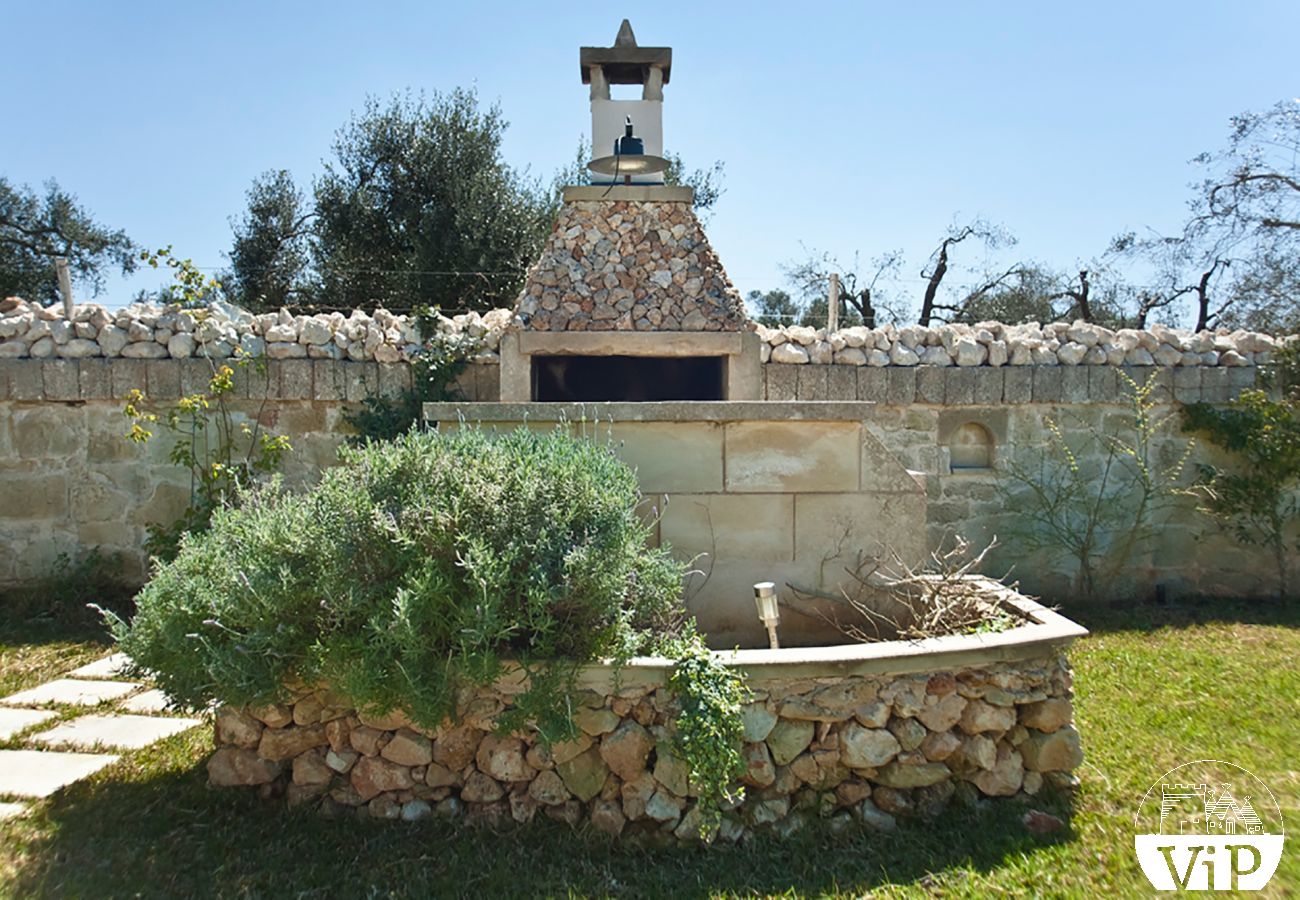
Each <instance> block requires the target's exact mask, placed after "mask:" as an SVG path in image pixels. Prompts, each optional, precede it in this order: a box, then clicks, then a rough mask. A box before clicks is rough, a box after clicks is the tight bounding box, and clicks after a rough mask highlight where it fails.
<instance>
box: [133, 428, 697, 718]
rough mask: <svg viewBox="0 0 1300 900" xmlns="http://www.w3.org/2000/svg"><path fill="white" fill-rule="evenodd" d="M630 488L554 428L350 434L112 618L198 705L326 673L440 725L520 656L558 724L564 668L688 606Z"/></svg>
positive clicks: (615, 469)
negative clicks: (460, 699) (293, 485)
mask: <svg viewBox="0 0 1300 900" xmlns="http://www.w3.org/2000/svg"><path fill="white" fill-rule="evenodd" d="M639 499H640V494H639V491H638V488H637V482H636V477H635V475H634V473H633V472H632V471H631V470H630V469H629V468H628V467H627V466H626V465H624V464H623V463H621V462H620V461H619V460H618V459H616V458H615V457H614V455H613V454H612V452H611V451H610V450H609V449H608V448H607V447H603V446H600V445H597V444H594V443H590V442H586V441H581V440H576V439H573V438H570V437H568V436H567V435H565V434H563V433H560V432H558V431H557V432H553V433H550V434H544V435H543V434H537V433H534V432H530V431H527V430H523V429H520V430H518V431H514V432H510V433H507V434H502V435H499V436H493V435H489V434H487V433H484V432H482V431H480V430H478V429H472V428H465V429H460V430H457V431H453V432H451V433H439V432H430V431H413V432H410V433H407V434H405V435H402V436H400V437H398V438H397V439H395V440H393V441H391V442H381V443H380V442H377V443H371V444H368V445H366V446H364V447H358V448H347V449H345V450H344V451H343V452H342V465H340V466H338V467H336V468H333V469H330V470H329V471H327V472H326V473H325V475H324V477H323V478H322V480H321V482H320V483H319V485H317V486H316V487H315V488H313V489H312V490H310V491H309V492H307V493H304V494H290V493H286V492H284V491H281V490H280V489H279V488H278V486H276V485H272V486H270V487H266V488H262V489H260V490H257V491H254V492H252V493H250V494H249V495H248V496H247V497H246V498H245V500H244V502H243V503H242V504H241V505H240V506H238V507H229V508H221V509H217V510H216V511H215V512H214V514H213V518H212V527H211V529H210V530H208V531H207V532H205V533H194V534H189V535H186V536H185V537H184V538H183V539H182V542H181V547H180V553H179V555H178V556H177V558H176V559H175V560H174V561H173V562H171V563H168V564H167V565H164V566H162V567H161V568H159V569H158V571H157V573H156V574H155V576H154V578H153V580H152V581H151V582H150V583H149V584H148V585H147V586H146V587H145V589H144V590H143V592H142V593H141V595H140V597H139V604H138V612H137V614H136V616H135V618H134V619H133V620H132V621H131V622H130V623H127V622H124V621H122V620H121V619H118V618H116V617H114V616H111V615H110V616H109V621H110V625H111V627H112V629H113V631H114V634H115V636H116V637H117V639H118V641H119V642H120V643H121V646H122V649H123V650H124V651H125V652H126V653H128V654H129V655H130V656H131V658H132V659H133V660H134V662H135V663H136V665H138V666H140V667H142V668H145V669H149V670H152V671H153V672H155V673H157V678H158V682H159V686H160V687H161V688H162V689H163V690H165V691H166V692H167V693H168V694H169V695H170V696H172V697H174V698H176V699H177V700H178V701H180V702H181V703H182V704H185V705H187V706H190V707H199V706H202V705H203V704H205V703H207V702H209V701H211V700H212V699H217V700H220V701H222V702H226V703H232V704H237V705H249V704H261V703H267V702H273V701H282V700H284V699H285V691H286V687H285V685H286V682H289V681H291V680H293V679H297V680H300V681H301V682H304V683H308V684H312V683H317V682H321V681H323V682H325V683H328V684H331V685H332V686H334V687H336V688H338V689H340V690H342V691H343V692H344V693H345V694H346V695H347V696H349V697H350V698H351V699H352V700H353V701H354V702H356V703H357V704H358V705H359V706H362V707H370V708H375V709H379V710H387V709H391V708H395V707H399V706H400V707H402V708H404V709H406V710H407V711H408V712H409V713H410V715H411V716H412V718H413V719H414V720H415V721H416V722H418V723H420V724H422V725H425V726H433V725H436V724H437V723H438V722H439V721H441V720H442V719H443V717H444V716H446V715H448V714H451V713H452V712H453V711H454V705H455V702H454V701H455V698H456V695H457V691H458V689H459V688H460V687H463V686H466V685H471V684H486V683H489V682H491V681H492V680H493V679H494V678H495V677H497V675H499V674H500V672H501V661H502V660H503V659H511V660H516V661H519V662H521V663H522V664H524V665H526V666H529V667H530V668H535V670H536V672H537V675H536V676H535V677H534V678H533V681H532V690H531V691H530V694H531V695H533V696H526V697H525V698H523V699H521V701H520V703H519V706H520V707H521V708H523V709H526V710H530V711H532V712H531V713H530V718H531V719H532V720H533V721H534V722H536V723H539V728H542V731H543V735H544V736H548V732H549V736H551V737H555V736H557V731H556V730H555V728H553V727H549V726H551V725H553V723H554V722H555V721H557V720H556V718H555V717H548V715H547V714H546V713H547V712H548V711H551V712H554V711H558V710H562V709H564V707H565V704H564V703H563V702H562V701H563V698H562V696H560V694H561V692H563V691H564V690H565V689H566V681H565V679H564V678H563V677H561V676H560V675H556V674H555V673H556V672H560V673H563V672H564V671H566V670H571V669H572V667H576V666H577V665H579V664H581V663H583V662H586V661H590V660H593V659H599V658H606V657H612V658H615V659H625V658H627V657H628V656H630V655H632V654H634V653H636V652H642V651H644V649H645V648H647V647H648V646H649V645H650V639H651V637H653V636H655V635H656V634H657V633H658V634H660V635H661V634H662V633H663V631H664V630H666V627H667V625H668V623H670V622H672V621H674V620H675V618H676V616H677V614H678V612H679V607H680V604H679V596H680V590H681V581H682V576H683V569H684V567H683V566H682V565H680V564H679V563H677V562H674V561H673V560H672V559H671V557H670V556H669V555H668V554H667V552H666V551H664V550H659V549H647V547H646V537H647V531H648V526H647V525H645V524H644V523H643V522H642V521H641V519H640V518H639V517H638V515H637V513H636V510H635V507H636V505H637V502H638V501H639ZM552 660H554V661H557V665H555V666H536V665H535V664H537V663H539V662H542V661H552ZM566 667H567V668H566ZM542 695H544V696H542ZM543 720H545V721H543ZM543 725H546V726H548V727H544V728H543V727H542V726H543ZM558 733H563V729H562V728H561V729H560V730H559V732H558Z"/></svg>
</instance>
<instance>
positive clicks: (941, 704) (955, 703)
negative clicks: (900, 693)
mask: <svg viewBox="0 0 1300 900" xmlns="http://www.w3.org/2000/svg"><path fill="white" fill-rule="evenodd" d="M950 677H951V676H950ZM927 690H928V688H927ZM965 709H966V698H965V697H962V696H961V695H960V694H957V693H956V685H955V684H954V686H953V692H952V693H947V694H945V695H944V696H942V697H940V698H939V699H938V701H937V702H935V703H934V704H933V705H930V706H925V707H922V708H921V710H920V712H918V713H917V714H916V718H917V719H918V720H920V722H921V724H922V725H924V726H925V727H926V728H928V729H930V730H931V731H947V730H948V729H949V728H952V727H953V726H954V725H956V724H957V723H958V722H959V721H961V714H962V713H963V712H964V711H965Z"/></svg>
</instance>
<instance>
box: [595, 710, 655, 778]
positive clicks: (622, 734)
mask: <svg viewBox="0 0 1300 900" xmlns="http://www.w3.org/2000/svg"><path fill="white" fill-rule="evenodd" d="M654 745H655V740H654V738H653V737H651V736H650V732H648V731H646V730H645V728H643V727H642V726H641V725H639V724H637V723H636V722H634V721H631V720H627V721H625V722H624V723H623V724H622V725H620V726H619V727H618V729H617V730H616V731H615V732H614V733H613V734H610V735H607V736H606V737H605V738H604V739H602V740H601V742H600V756H601V759H603V760H604V761H605V765H607V766H609V768H610V770H611V771H613V773H614V774H615V775H617V776H618V777H619V778H622V779H623V780H624V781H626V780H628V779H631V778H635V777H636V776H637V775H639V774H640V773H641V772H643V771H645V764H646V758H647V757H648V756H649V755H650V751H651V750H652V749H653V748H654Z"/></svg>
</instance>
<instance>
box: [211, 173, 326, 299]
mask: <svg viewBox="0 0 1300 900" xmlns="http://www.w3.org/2000/svg"><path fill="white" fill-rule="evenodd" d="M246 196H247V199H248V209H247V211H245V213H244V215H243V217H242V218H241V219H240V221H239V222H237V223H233V228H234V232H235V243H234V246H233V247H232V248H231V250H230V272H229V273H228V274H227V275H226V276H225V277H224V279H223V283H224V284H225V288H226V291H227V293H228V295H229V296H230V298H231V299H232V300H234V301H235V302H236V303H239V304H240V305H241V306H246V307H248V308H250V309H267V308H269V309H277V308H279V307H281V306H285V305H287V304H289V303H292V302H294V301H295V300H296V299H298V298H300V297H310V296H312V295H313V294H314V293H315V292H316V291H315V285H314V284H313V283H312V280H313V279H312V275H311V273H310V271H309V270H310V266H311V252H312V246H311V238H312V225H313V222H314V220H315V212H314V211H313V210H312V209H311V208H309V206H308V203H307V199H306V197H304V196H303V193H302V191H301V190H299V188H298V187H297V185H295V184H294V181H293V176H292V175H290V174H289V172H288V170H286V169H279V170H277V171H273V172H265V173H263V174H262V175H259V176H258V177H257V178H256V179H255V180H254V181H253V185H252V187H250V188H249V189H248V193H247V195H246Z"/></svg>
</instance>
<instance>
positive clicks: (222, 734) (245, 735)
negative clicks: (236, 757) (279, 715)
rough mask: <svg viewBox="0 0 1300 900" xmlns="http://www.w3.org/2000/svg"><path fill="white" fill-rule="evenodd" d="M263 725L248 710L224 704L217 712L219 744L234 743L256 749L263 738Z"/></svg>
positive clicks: (248, 748) (217, 737)
mask: <svg viewBox="0 0 1300 900" xmlns="http://www.w3.org/2000/svg"><path fill="white" fill-rule="evenodd" d="M262 729H263V725H262V723H261V722H259V721H258V720H257V719H254V718H253V717H252V716H250V715H248V714H247V713H246V712H244V711H242V710H239V709H235V708H234V707H233V706H223V707H221V708H219V709H218V710H217V714H216V741H217V746H218V747H220V746H221V745H222V744H234V745H235V746H236V747H243V748H244V749H246V750H252V749H255V748H256V747H257V745H258V743H259V742H260V741H261V740H262Z"/></svg>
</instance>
